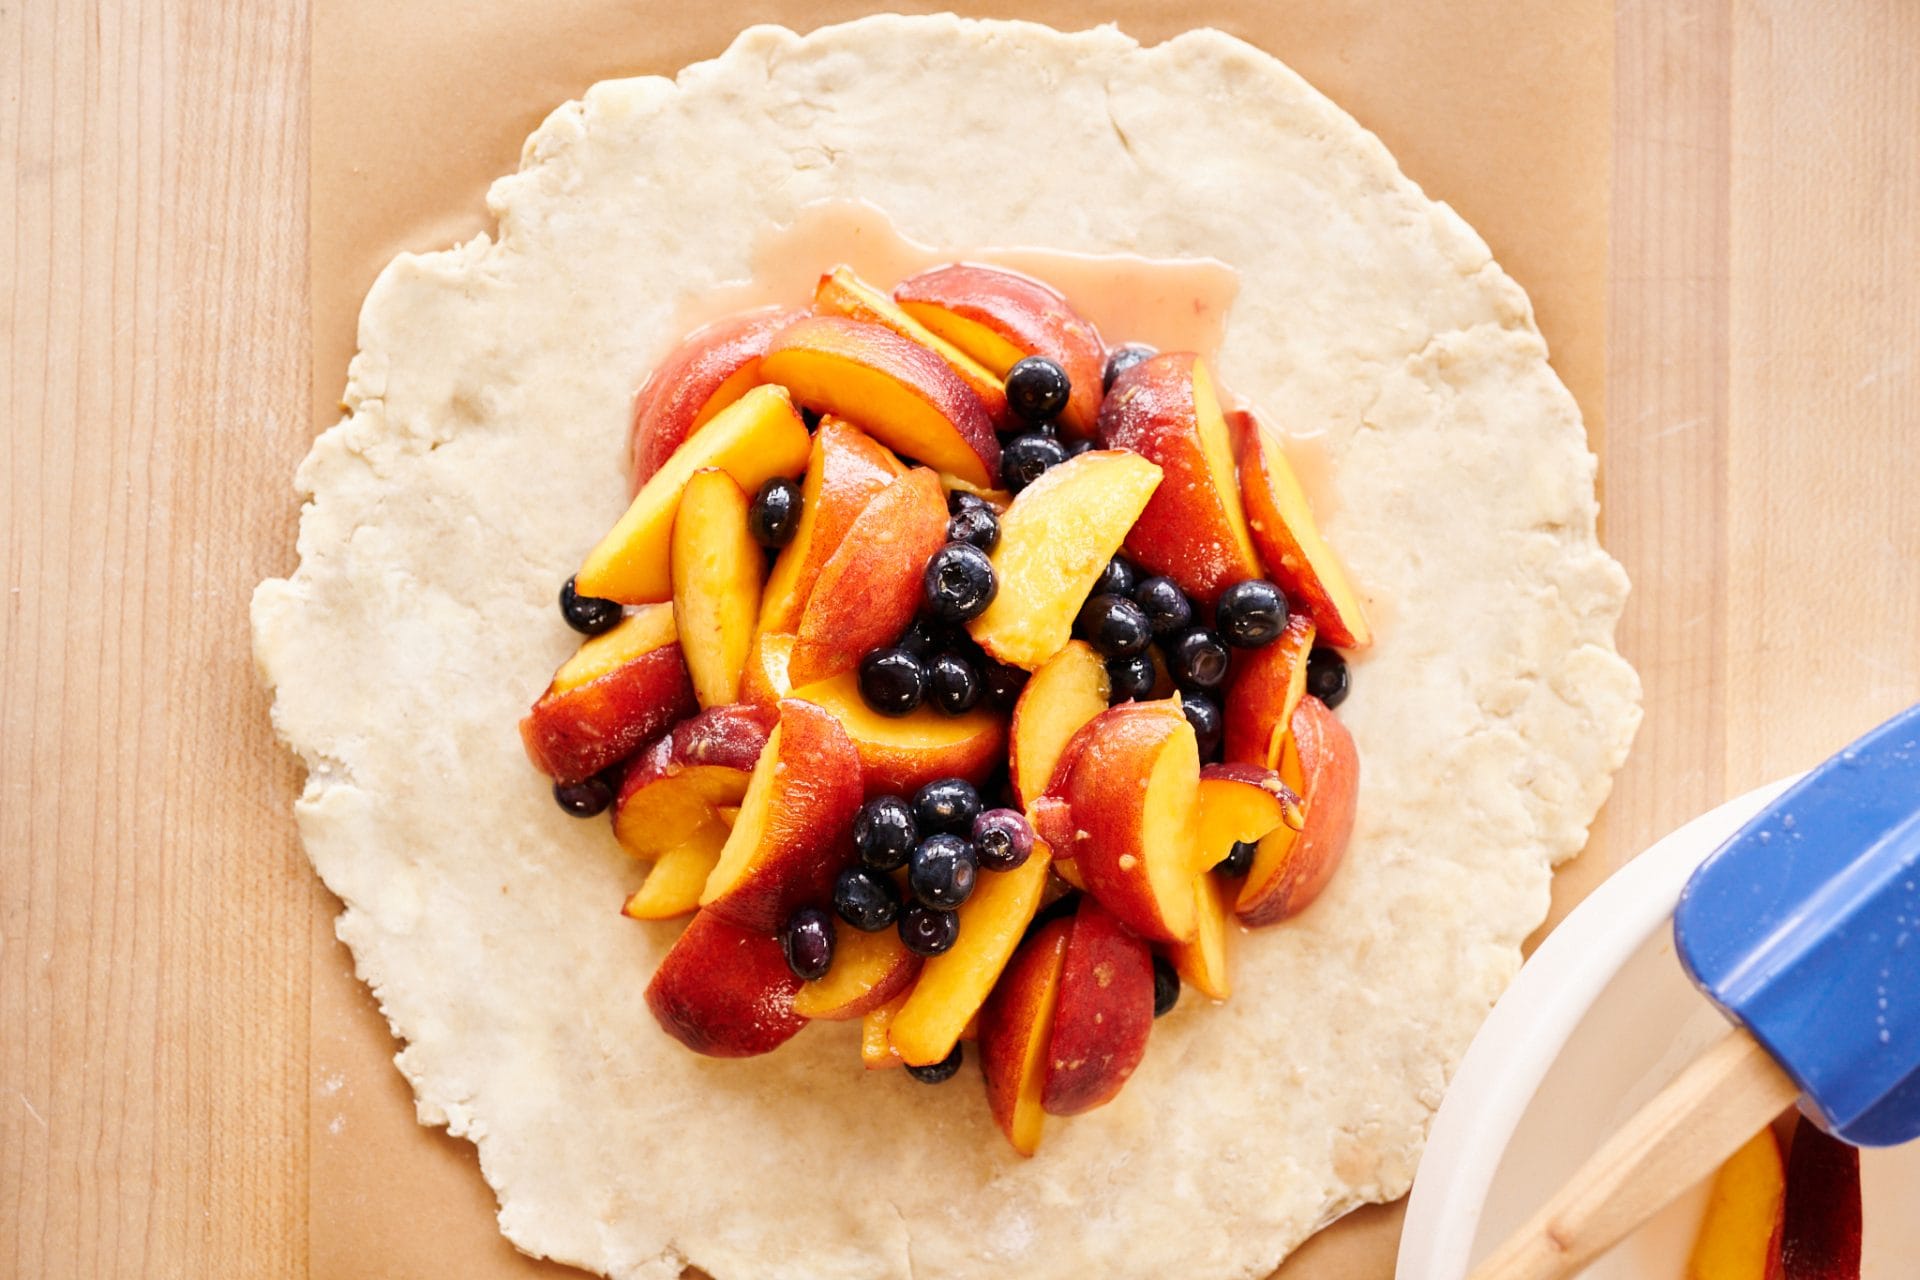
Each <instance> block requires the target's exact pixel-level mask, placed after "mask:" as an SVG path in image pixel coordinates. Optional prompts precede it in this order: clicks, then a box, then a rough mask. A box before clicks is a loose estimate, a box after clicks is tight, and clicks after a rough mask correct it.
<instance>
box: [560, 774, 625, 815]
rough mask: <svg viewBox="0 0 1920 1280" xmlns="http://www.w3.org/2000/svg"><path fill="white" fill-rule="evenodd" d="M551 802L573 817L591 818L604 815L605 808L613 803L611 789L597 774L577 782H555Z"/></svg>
mask: <svg viewBox="0 0 1920 1280" xmlns="http://www.w3.org/2000/svg"><path fill="white" fill-rule="evenodd" d="M553 802H554V803H555V804H557V805H559V806H560V807H561V808H562V809H565V810H566V811H567V812H568V813H569V814H571V815H572V816H573V817H576V818H591V817H593V816H594V815H595V814H600V813H605V812H606V811H607V806H608V805H610V804H612V803H613V788H612V787H611V786H609V785H607V780H606V779H605V778H602V777H600V776H599V775H597V774H596V775H595V776H593V777H591V778H582V779H581V780H580V781H578V782H556V783H554V784H553Z"/></svg>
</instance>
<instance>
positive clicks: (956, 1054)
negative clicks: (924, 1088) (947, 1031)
mask: <svg viewBox="0 0 1920 1280" xmlns="http://www.w3.org/2000/svg"><path fill="white" fill-rule="evenodd" d="M966 1060H967V1051H966V1046H965V1045H964V1044H960V1043H958V1042H956V1043H955V1044H954V1046H953V1052H951V1053H949V1054H948V1055H947V1056H946V1057H944V1058H942V1059H940V1061H938V1062H936V1063H933V1064H932V1065H931V1066H925V1067H908V1068H907V1074H908V1075H910V1076H912V1077H913V1078H914V1079H915V1080H918V1081H919V1082H920V1083H921V1084H945V1083H946V1082H947V1081H949V1080H951V1079H953V1077H954V1073H955V1072H957V1071H959V1070H960V1064H961V1063H963V1062H965V1061H966Z"/></svg>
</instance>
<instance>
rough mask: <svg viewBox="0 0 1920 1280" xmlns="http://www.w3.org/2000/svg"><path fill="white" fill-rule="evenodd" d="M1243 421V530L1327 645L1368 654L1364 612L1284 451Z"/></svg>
mask: <svg viewBox="0 0 1920 1280" xmlns="http://www.w3.org/2000/svg"><path fill="white" fill-rule="evenodd" d="M1240 416H1241V418H1242V422H1243V432H1242V444H1241V447H1240V448H1241V452H1240V489H1241V493H1242V496H1243V498H1244V500H1245V503H1246V511H1247V527H1248V530H1249V531H1250V532H1251V533H1252V535H1253V545H1254V547H1255V548H1256V549H1257V550H1258V551H1259V553H1260V559H1261V560H1262V561H1263V562H1264V563H1265V564H1266V566H1267V572H1268V573H1270V574H1272V575H1273V580H1274V581H1275V582H1276V583H1278V584H1279V585H1280V587H1281V589H1282V590H1284V591H1285V592H1286V593H1287V599H1288V600H1289V601H1291V602H1293V604H1294V606H1295V607H1296V608H1299V609H1301V610H1302V611H1304V612H1305V613H1306V614H1307V615H1308V616H1310V617H1311V618H1312V619H1313V621H1314V624H1315V625H1316V626H1318V627H1319V629H1320V635H1321V638H1322V639H1323V640H1325V641H1326V642H1327V643H1328V644H1332V645H1339V646H1340V647H1341V648H1343V649H1361V648H1365V647H1366V646H1367V645H1370V644H1372V643H1373V628H1372V626H1371V625H1370V624H1369V623H1368V622H1367V613H1366V609H1365V608H1364V607H1363V606H1362V605H1361V603H1360V594H1359V592H1357V591H1355V590H1354V589H1353V583H1352V581H1351V579H1349V578H1348V577H1347V571H1346V569H1345V567H1344V566H1343V565H1342V564H1341V563H1340V558H1339V557H1338V556H1336V555H1334V553H1333V548H1331V547H1329V546H1328V545H1327V540H1326V539H1325V538H1324V537H1322V536H1321V533H1320V527H1319V526H1318V525H1317V524H1315V523H1314V519H1313V509H1312V508H1311V507H1310V506H1308V504H1307V491H1306V490H1305V489H1304V488H1302V487H1301V484H1300V478H1299V476H1297V475H1295V474H1294V470H1293V466H1292V464H1291V463H1289V462H1288V461H1287V451H1286V448H1285V447H1284V446H1283V445H1282V444H1281V443H1280V439H1279V437H1278V436H1276V435H1275V434H1274V433H1273V432H1272V431H1270V430H1268V429H1267V428H1266V427H1265V426H1264V425H1262V424H1261V423H1260V422H1259V421H1258V420H1257V419H1255V418H1254V416H1253V415H1252V414H1250V413H1246V414H1242V415H1240Z"/></svg>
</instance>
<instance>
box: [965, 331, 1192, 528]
mask: <svg viewBox="0 0 1920 1280" xmlns="http://www.w3.org/2000/svg"><path fill="white" fill-rule="evenodd" d="M1154 354H1155V352H1154V349H1153V348H1152V347H1149V346H1145V345H1143V344H1141V343H1132V344H1130V345H1128V346H1124V347H1116V348H1115V349H1114V351H1113V353H1112V354H1111V355H1109V356H1108V357H1107V368H1106V377H1105V380H1104V386H1103V390H1104V389H1106V388H1110V387H1112V386H1113V380H1114V379H1115V378H1117V377H1119V376H1120V375H1121V374H1122V373H1125V372H1126V371H1127V370H1128V369H1131V368H1132V367H1133V366H1134V365H1136V364H1139V363H1140V362H1141V361H1142V360H1146V359H1149V358H1151V357H1152V356H1153V355H1154ZM1072 396H1073V383H1072V382H1071V381H1069V380H1068V378H1067V371H1066V370H1065V369H1063V368H1061V367H1060V365H1059V364H1058V363H1056V362H1055V361H1052V360H1049V359H1047V358H1046V357H1045V356H1028V357H1027V358H1026V359H1024V360H1022V361H1020V362H1019V363H1017V364H1015V365H1014V366H1013V368H1011V369H1009V370H1007V404H1008V405H1009V406H1010V407H1011V408H1012V409H1013V411H1014V413H1015V414H1017V415H1018V416H1019V417H1020V419H1021V421H1022V422H1023V423H1024V424H1025V429H1024V430H1022V431H1020V432H1018V433H1016V434H1014V435H1012V436H1010V437H1008V438H1007V439H1006V440H1005V441H1004V442H1003V443H1002V444H1001V448H1000V482H1001V483H1002V484H1004V485H1006V487H1007V489H1008V491H1009V492H1012V493H1018V492H1020V491H1021V490H1022V489H1024V488H1026V487H1027V486H1028V485H1030V484H1032V483H1033V482H1034V481H1035V480H1038V479H1039V478H1040V477H1041V476H1042V475H1043V474H1045V472H1046V470H1047V469H1048V468H1049V467H1055V466H1058V465H1059V464H1060V463H1062V462H1065V461H1066V460H1067V459H1068V458H1071V457H1075V456H1077V455H1079V454H1082V453H1085V452H1086V451H1087V450H1089V449H1091V448H1093V447H1094V442H1093V441H1092V440H1074V441H1062V440H1061V439H1060V437H1059V432H1058V430H1057V429H1056V428H1055V426H1054V421H1053V420H1054V418H1055V417H1057V416H1058V415H1059V413H1060V411H1061V410H1062V409H1064V408H1066V407H1067V401H1068V400H1069V399H1071V398H1072Z"/></svg>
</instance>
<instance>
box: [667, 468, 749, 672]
mask: <svg viewBox="0 0 1920 1280" xmlns="http://www.w3.org/2000/svg"><path fill="white" fill-rule="evenodd" d="M667 559H668V563H669V565H670V567H671V571H672V577H673V624H674V627H675V629H676V630H677V631H679V633H680V648H681V650H682V652H684V653H685V654H686V658H687V670H688V671H689V672H691V673H692V675H693V691H694V694H695V695H696V696H697V697H698V698H699V699H700V705H701V706H703V707H722V706H726V705H727V704H729V703H732V702H737V701H739V698H740V673H741V672H742V671H743V670H745V668H746V665H747V648H748V646H749V645H751V644H752V643H753V633H754V624H755V623H756V622H757V621H758V620H759V617H760V580H761V579H762V578H763V577H764V576H765V574H766V567H767V558H766V555H765V553H764V552H762V551H761V550H760V544H759V543H757V542H755V541H754V540H753V534H752V533H751V532H750V531H749V530H748V528H747V495H746V494H745V493H743V492H742V491H741V489H740V486H739V485H737V484H735V483H734V482H733V477H732V476H729V475H728V474H727V473H726V472H724V471H716V470H714V469H712V468H707V469H705V470H702V471H696V472H694V473H693V478H692V479H691V480H689V481H687V491H686V492H685V493H684V494H682V495H681V496H680V510H679V513H678V514H677V515H675V516H674V519H673V536H672V538H671V539H670V541H669V547H668V556H667Z"/></svg>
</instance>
